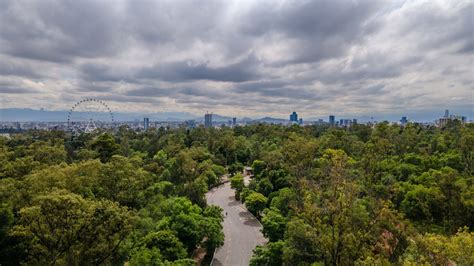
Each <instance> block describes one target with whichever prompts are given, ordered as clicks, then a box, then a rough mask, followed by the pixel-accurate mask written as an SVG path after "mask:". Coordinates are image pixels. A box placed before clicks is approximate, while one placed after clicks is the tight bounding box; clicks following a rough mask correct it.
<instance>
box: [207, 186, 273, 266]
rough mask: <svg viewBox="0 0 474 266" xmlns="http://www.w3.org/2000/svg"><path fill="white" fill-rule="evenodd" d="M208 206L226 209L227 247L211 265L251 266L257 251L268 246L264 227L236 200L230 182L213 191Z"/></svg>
mask: <svg viewBox="0 0 474 266" xmlns="http://www.w3.org/2000/svg"><path fill="white" fill-rule="evenodd" d="M206 199H207V204H209V205H217V206H219V207H221V208H222V209H224V215H225V213H226V212H227V217H224V222H223V227H224V234H225V240H224V245H223V246H221V247H219V248H218V249H217V250H216V252H215V254H214V259H213V260H212V264H211V265H232V266H234V265H249V262H250V258H251V257H252V254H253V250H254V249H255V247H256V246H257V245H263V244H265V243H266V239H265V238H264V236H263V234H262V233H261V231H260V230H261V229H262V225H261V224H260V223H259V222H258V220H257V219H256V218H255V217H254V216H253V215H252V214H251V213H250V212H249V211H247V209H246V208H245V207H244V206H243V205H242V203H240V201H237V200H235V197H234V190H233V189H231V188H230V183H229V182H227V183H224V184H223V185H220V186H218V187H216V188H213V189H212V190H210V191H209V192H207V194H206Z"/></svg>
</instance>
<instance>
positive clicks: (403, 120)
mask: <svg viewBox="0 0 474 266" xmlns="http://www.w3.org/2000/svg"><path fill="white" fill-rule="evenodd" d="M407 123H408V120H407V117H406V116H402V119H400V124H402V126H404V125H406V124H407Z"/></svg>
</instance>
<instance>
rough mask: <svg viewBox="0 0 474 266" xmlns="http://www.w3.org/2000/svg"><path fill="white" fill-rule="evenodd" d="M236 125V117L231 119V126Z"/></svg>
mask: <svg viewBox="0 0 474 266" xmlns="http://www.w3.org/2000/svg"><path fill="white" fill-rule="evenodd" d="M235 125H237V117H232V126H233V127H235Z"/></svg>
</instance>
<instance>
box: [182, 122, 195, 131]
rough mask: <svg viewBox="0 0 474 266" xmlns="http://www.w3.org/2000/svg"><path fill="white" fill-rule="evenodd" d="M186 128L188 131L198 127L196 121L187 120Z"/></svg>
mask: <svg viewBox="0 0 474 266" xmlns="http://www.w3.org/2000/svg"><path fill="white" fill-rule="evenodd" d="M184 126H185V127H186V128H188V129H191V128H195V127H196V121H194V120H186V121H184Z"/></svg>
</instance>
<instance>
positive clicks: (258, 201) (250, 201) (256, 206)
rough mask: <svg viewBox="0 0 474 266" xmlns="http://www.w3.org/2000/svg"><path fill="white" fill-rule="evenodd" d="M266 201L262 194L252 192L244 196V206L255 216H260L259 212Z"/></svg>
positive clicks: (263, 207)
mask: <svg viewBox="0 0 474 266" xmlns="http://www.w3.org/2000/svg"><path fill="white" fill-rule="evenodd" d="M267 201H268V200H267V198H266V197H265V196H264V195H262V194H260V193H258V192H252V193H250V195H248V196H247V197H246V198H245V206H246V207H247V209H248V210H249V211H250V212H251V213H253V214H254V215H255V216H257V217H260V213H261V212H262V211H263V209H265V207H266V204H267Z"/></svg>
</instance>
